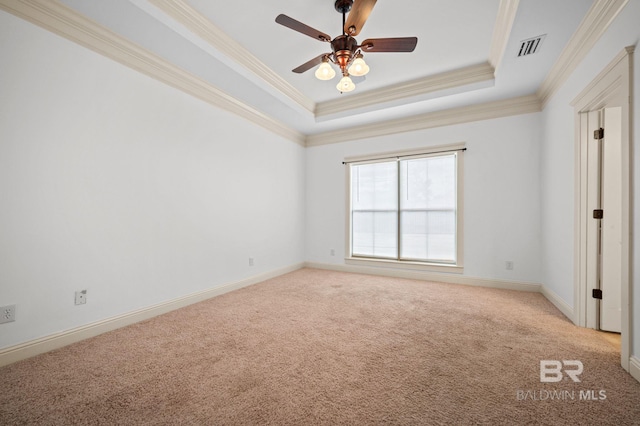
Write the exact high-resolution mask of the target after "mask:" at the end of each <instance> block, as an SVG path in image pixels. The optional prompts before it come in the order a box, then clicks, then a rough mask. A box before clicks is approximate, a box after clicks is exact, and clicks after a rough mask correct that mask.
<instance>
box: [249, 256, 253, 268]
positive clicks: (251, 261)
mask: <svg viewBox="0 0 640 426" xmlns="http://www.w3.org/2000/svg"><path fill="white" fill-rule="evenodd" d="M249 266H253V257H250V258H249Z"/></svg>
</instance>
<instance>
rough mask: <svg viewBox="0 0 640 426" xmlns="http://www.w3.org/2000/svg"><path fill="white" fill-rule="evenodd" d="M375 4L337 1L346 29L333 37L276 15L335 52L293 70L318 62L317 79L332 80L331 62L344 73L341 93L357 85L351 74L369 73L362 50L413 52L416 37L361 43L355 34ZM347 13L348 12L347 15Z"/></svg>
mask: <svg viewBox="0 0 640 426" xmlns="http://www.w3.org/2000/svg"><path fill="white" fill-rule="evenodd" d="M375 4H376V0H336V2H335V9H336V10H337V11H338V12H339V13H341V14H342V28H343V32H342V34H341V35H339V36H337V37H335V38H334V39H333V40H332V39H331V37H330V36H329V35H327V34H325V33H323V32H321V31H318V30H316V29H315V28H312V27H310V26H308V25H306V24H303V23H302V22H299V21H296V20H295V19H293V18H290V17H288V16H287V15H282V14H280V15H278V16H277V17H276V22H277V23H278V24H280V25H283V26H285V27H287V28H291V29H292V30H295V31H298V32H299V33H302V34H305V35H308V36H309V37H312V38H314V39H316V40H320V41H322V42H328V43H331V50H332V51H331V52H330V53H323V54H322V55H320V56H317V57H315V58H313V59H311V60H310V61H307V62H305V63H304V64H302V65H300V66H299V67H297V68H294V69H293V72H295V73H298V74H301V73H303V72H305V71H308V70H310V69H311V68H313V67H315V66H316V65H319V66H318V68H317V69H316V72H315V76H316V78H318V79H319V80H331V79H332V78H333V77H335V75H336V72H335V70H334V69H333V68H332V67H331V65H330V64H329V62H331V63H333V64H335V65H337V66H338V67H339V68H340V71H341V74H342V79H341V80H340V82H339V83H338V85H337V86H336V88H337V89H338V91H340V92H351V91H352V90H354V89H355V87H356V86H355V84H354V83H353V81H352V80H351V78H350V77H349V76H350V75H352V76H355V77H361V76H364V75H366V74H367V73H368V72H369V66H368V65H367V63H366V62H365V61H364V58H363V56H364V55H363V54H362V52H363V51H366V52H413V50H414V49H415V47H416V44H417V43H418V39H417V38H416V37H398V38H376V39H367V40H365V41H363V42H362V44H358V41H357V40H356V39H355V38H354V36H356V35H358V34H359V33H360V30H361V29H362V27H363V25H364V23H365V22H366V20H367V18H368V17H369V14H370V13H371V11H372V10H373V6H374V5H375ZM347 13H349V17H348V18H347Z"/></svg>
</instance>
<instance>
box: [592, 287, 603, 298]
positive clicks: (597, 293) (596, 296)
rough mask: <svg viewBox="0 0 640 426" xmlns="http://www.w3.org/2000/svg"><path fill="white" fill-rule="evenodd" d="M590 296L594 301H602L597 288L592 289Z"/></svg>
mask: <svg viewBox="0 0 640 426" xmlns="http://www.w3.org/2000/svg"><path fill="white" fill-rule="evenodd" d="M591 296H592V297H593V298H594V299H602V290H600V289H599V288H594V289H593V291H592V293H591Z"/></svg>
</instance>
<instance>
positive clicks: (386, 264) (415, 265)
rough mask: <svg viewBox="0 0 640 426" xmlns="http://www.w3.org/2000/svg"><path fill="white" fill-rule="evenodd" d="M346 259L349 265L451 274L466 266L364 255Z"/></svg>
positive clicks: (462, 269)
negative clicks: (364, 256) (368, 257)
mask: <svg viewBox="0 0 640 426" xmlns="http://www.w3.org/2000/svg"><path fill="white" fill-rule="evenodd" d="M344 261H345V263H346V264H347V265H360V266H376V267H380V268H393V269H409V270H414V271H429V272H447V273H450V274H462V273H463V272H464V267H463V266H461V265H445V264H442V263H422V262H410V261H398V260H387V259H367V258H362V257H346V258H345V259H344Z"/></svg>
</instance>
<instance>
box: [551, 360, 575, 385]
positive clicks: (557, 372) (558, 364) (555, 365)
mask: <svg viewBox="0 0 640 426" xmlns="http://www.w3.org/2000/svg"><path fill="white" fill-rule="evenodd" d="M567 367H569V368H567ZM583 369H584V366H583V365H582V362H580V361H577V360H573V361H556V360H544V361H540V381H541V382H543V383H550V382H559V381H561V380H562V377H563V374H562V373H563V370H564V374H566V375H567V376H568V377H569V378H570V379H571V380H573V381H574V382H579V381H580V379H579V378H578V376H579V375H580V374H582V370H583Z"/></svg>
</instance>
